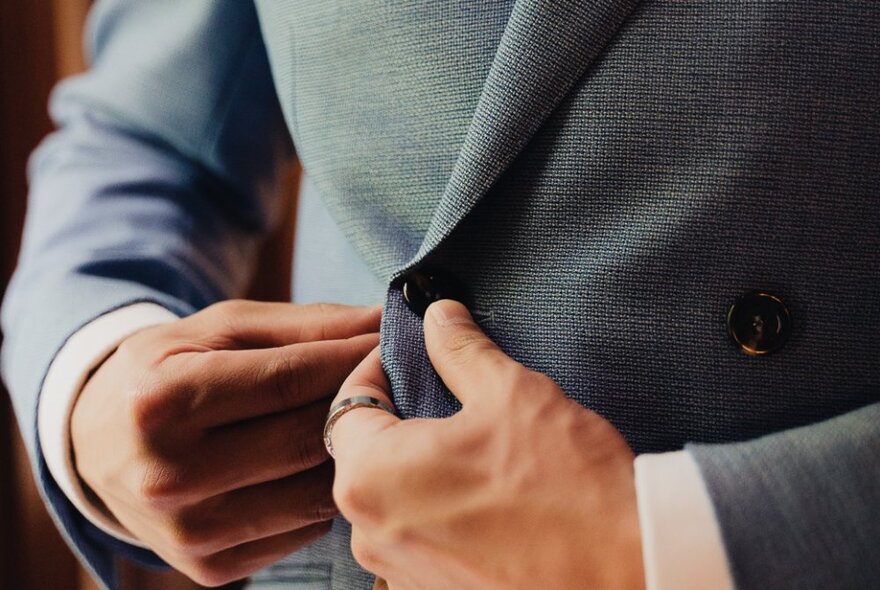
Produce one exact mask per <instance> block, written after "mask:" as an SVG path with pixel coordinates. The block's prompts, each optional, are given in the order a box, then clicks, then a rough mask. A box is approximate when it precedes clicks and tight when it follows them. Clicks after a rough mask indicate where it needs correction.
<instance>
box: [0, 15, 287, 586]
mask: <svg viewBox="0 0 880 590" xmlns="http://www.w3.org/2000/svg"><path fill="white" fill-rule="evenodd" d="M89 4H90V0H0V295H2V293H3V291H5V288H6V285H7V283H8V281H9V277H10V275H11V274H12V271H13V270H14V267H15V259H16V256H17V253H18V246H19V240H20V236H21V224H22V219H23V217H24V213H25V208H26V195H27V185H26V179H25V166H26V162H27V158H28V155H29V154H30V152H31V151H32V150H33V148H34V147H35V146H36V145H37V143H39V141H40V140H41V139H42V138H43V137H44V136H45V135H46V134H47V133H49V132H50V131H51V129H52V125H51V122H50V121H49V118H48V116H47V113H46V104H47V99H48V95H49V92H50V90H51V88H52V86H53V85H54V84H55V82H56V81H57V80H59V79H61V78H63V77H66V76H70V75H74V74H76V73H77V72H79V71H81V70H82V69H83V68H84V67H85V62H84V58H83V52H82V28H83V24H84V22H85V19H86V14H87V12H88V8H89ZM296 181H297V170H296V168H295V167H292V168H291V170H290V171H289V174H288V183H287V185H286V186H284V187H282V191H283V195H284V196H283V198H287V199H290V200H291V206H290V208H289V210H290V211H295V207H294V205H295V203H294V202H293V199H294V198H295V197H294V193H295V190H294V187H295V186H296ZM292 217H293V215H291V219H289V220H288V223H287V224H286V225H285V226H284V227H283V228H282V229H281V230H280V231H279V233H278V234H277V235H275V236H273V237H272V238H270V240H269V241H268V242H267V243H266V245H265V246H264V249H263V253H262V255H261V258H260V262H259V270H258V272H257V274H256V279H255V284H254V285H253V287H252V289H251V293H250V297H252V298H254V299H263V300H278V301H289V296H290V254H291V244H292V233H293V229H292V228H293V219H292ZM0 338H2V335H0ZM0 342H2V340H0ZM122 566H123V572H124V576H123V579H124V587H125V588H126V590H151V589H157V590H158V589H167V590H177V589H181V590H183V589H194V588H199V586H197V585H195V584H193V583H192V582H189V581H188V580H186V579H185V578H183V577H182V576H180V575H178V574H175V573H173V572H171V573H168V572H149V571H144V570H142V569H140V568H137V567H135V566H132V565H130V564H122ZM239 586H240V585H239ZM234 587H238V586H236V585H233V586H230V588H234ZM0 588H3V589H9V590H92V589H96V588H98V587H97V586H96V585H95V584H94V582H92V581H91V580H90V579H89V577H88V574H86V573H85V571H84V570H83V569H82V568H81V567H80V566H79V564H78V563H77V561H76V559H75V558H74V557H73V555H72V554H71V553H70V551H69V550H68V549H67V547H66V545H65V544H64V542H63V541H62V540H61V537H60V536H59V534H58V533H57V531H56V530H55V527H54V525H53V524H52V522H51V520H50V518H49V515H48V514H47V513H46V510H45V508H44V506H43V502H42V500H41V499H40V497H39V494H38V493H37V490H36V487H35V486H34V482H33V478H32V476H31V472H30V466H29V463H28V461H27V458H26V456H25V451H24V446H23V444H22V442H21V438H20V435H19V433H18V430H17V428H16V426H15V419H14V417H13V416H12V409H11V406H10V404H9V400H8V397H7V393H6V391H5V390H4V389H2V386H0Z"/></svg>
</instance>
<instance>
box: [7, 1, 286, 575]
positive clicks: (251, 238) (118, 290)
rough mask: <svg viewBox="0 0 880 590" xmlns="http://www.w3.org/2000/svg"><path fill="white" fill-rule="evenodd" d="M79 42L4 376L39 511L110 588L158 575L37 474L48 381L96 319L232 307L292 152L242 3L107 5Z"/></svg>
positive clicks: (139, 552) (57, 117) (40, 162)
mask: <svg viewBox="0 0 880 590" xmlns="http://www.w3.org/2000/svg"><path fill="white" fill-rule="evenodd" d="M87 38H88V44H89V53H90V56H91V59H92V67H91V69H90V70H89V71H88V72H87V73H86V74H84V75H82V76H79V77H76V78H74V79H71V80H69V81H66V82H64V83H62V84H61V85H59V87H58V88H57V89H56V90H55V92H54V94H53V97H52V100H51V114H52V117H53V119H54V121H55V123H56V124H57V126H58V130H57V131H56V132H55V133H54V134H52V135H51V136H50V137H48V138H47V139H46V140H45V141H44V142H43V143H42V145H41V146H40V147H39V148H38V149H37V151H36V152H35V154H34V155H33V156H32V159H31V163H30V169H29V174H30V181H31V192H30V196H29V201H28V213H27V219H26V223H25V235H24V241H23V245H22V252H21V255H20V259H19V266H18V268H17V271H16V273H15V275H14V277H13V280H12V282H11V284H10V287H9V291H8V293H7V297H6V300H5V302H4V305H3V310H2V311H3V316H2V321H3V324H2V327H3V331H4V334H5V342H4V346H3V350H2V363H3V364H2V367H3V377H4V379H5V381H6V383H7V385H8V388H9V391H10V393H11V395H12V398H13V404H14V407H15V412H16V415H17V418H18V421H19V424H20V427H21V431H22V433H23V435H24V437H25V441H26V445H27V448H28V451H29V453H30V458H31V461H32V464H33V469H34V471H35V474H36V479H37V481H38V482H39V485H40V488H41V492H42V494H43V495H44V498H45V500H46V501H47V503H48V505H49V507H50V511H51V513H52V514H53V516H54V518H55V520H56V522H57V523H58V525H59V526H60V528H61V529H62V532H63V534H64V536H65V537H66V539H67V540H68V541H69V542H70V544H71V545H72V547H73V548H74V549H75V551H76V552H77V553H78V554H79V556H80V557H81V558H83V560H84V561H85V562H86V563H87V565H88V566H89V567H90V568H91V569H92V571H93V573H95V574H97V575H98V576H99V577H100V579H101V580H102V581H103V583H104V584H105V585H107V586H111V587H112V586H115V584H116V582H115V568H114V560H115V556H116V555H117V554H124V555H127V556H129V557H135V558H138V559H141V560H142V561H146V562H149V563H159V561H158V558H157V557H156V556H154V555H152V554H150V553H149V552H147V551H145V550H143V549H138V548H136V547H133V546H130V545H126V544H125V543H122V542H120V541H117V540H115V539H113V538H112V537H110V536H108V535H106V534H104V533H102V532H100V531H99V530H98V529H96V528H95V527H94V526H92V525H90V524H89V523H88V522H87V521H86V520H85V519H83V518H82V516H81V515H80V514H79V513H78V512H77V511H76V509H75V508H74V507H73V506H72V505H71V503H70V502H69V501H68V500H67V498H66V497H65V496H64V494H63V493H61V491H60V490H59V488H58V486H57V485H56V483H55V482H54V481H53V479H52V477H51V475H50V474H49V472H48V470H47V469H46V465H45V461H44V460H43V457H42V454H41V450H40V443H39V440H38V437H37V434H36V416H37V404H38V401H39V400H38V397H39V396H38V392H39V391H40V389H41V384H42V381H43V379H44V377H45V374H46V371H47V368H48V367H49V366H50V364H51V362H52V360H53V358H54V356H55V354H56V352H57V351H58V350H59V349H60V348H61V347H62V346H63V344H64V343H65V342H66V341H67V339H68V338H69V337H70V336H71V335H72V334H74V333H75V332H76V331H77V330H78V329H79V328H80V327H82V326H84V325H86V324H88V323H89V322H90V321H91V320H93V319H95V318H97V317H99V316H101V315H103V314H106V313H108V312H109V311H112V310H115V309H118V308H121V307H123V306H127V305H130V304H132V303H136V302H142V301H146V302H152V303H156V304H159V305H161V306H163V307H165V308H166V309H169V310H170V311H172V312H173V313H175V314H177V315H181V316H182V315H186V314H189V313H192V312H193V311H195V310H197V309H199V308H202V307H204V306H206V305H208V304H210V303H211V302H213V301H216V300H219V299H223V298H227V297H230V296H236V295H240V294H242V291H243V289H244V287H245V285H246V283H247V281H248V278H249V271H250V268H251V267H252V264H251V261H252V258H253V255H254V253H255V251H256V247H257V245H258V243H259V241H260V239H261V237H262V236H263V235H264V234H265V233H266V232H267V231H268V230H269V229H270V228H271V227H272V225H273V224H274V223H276V220H277V219H278V218H279V213H280V212H279V211H275V210H274V209H277V207H278V204H277V203H275V202H273V200H272V199H271V197H270V196H271V195H272V194H273V193H274V191H272V190H271V189H272V187H273V185H274V184H275V180H276V174H277V170H278V169H279V166H278V163H279V161H280V160H283V159H285V158H290V157H291V154H292V149H291V146H290V138H289V136H288V134H287V131H286V127H285V125H284V123H283V119H282V114H281V109H280V108H279V105H278V102H277V96H276V94H275V89H274V87H273V84H272V78H271V74H270V71H269V65H268V60H267V56H266V52H265V47H264V46H263V41H262V36H261V34H260V28H259V23H258V20H257V16H256V14H255V9H254V6H253V4H252V3H251V2H245V1H234V2H178V1H176V0H150V2H142V1H140V0H105V1H101V2H98V3H97V4H96V6H95V8H94V9H93V12H92V14H91V16H90V21H89V25H88V31H87Z"/></svg>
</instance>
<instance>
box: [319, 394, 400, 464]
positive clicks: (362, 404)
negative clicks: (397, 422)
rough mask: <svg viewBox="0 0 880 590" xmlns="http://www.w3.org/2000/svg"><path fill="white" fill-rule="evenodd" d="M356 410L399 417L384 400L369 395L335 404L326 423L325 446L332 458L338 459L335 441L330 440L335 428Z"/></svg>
mask: <svg viewBox="0 0 880 590" xmlns="http://www.w3.org/2000/svg"><path fill="white" fill-rule="evenodd" d="M356 408H375V409H377V410H384V411H385V412H388V413H389V414H391V415H392V416H396V415H397V412H395V411H394V408H392V407H391V406H389V405H388V404H386V403H385V402H383V401H382V400H379V399H376V398H375V397H370V396H367V395H355V396H352V397H347V398H345V399H344V400H341V401H338V402H336V403H335V404H333V407H331V408H330V411H329V412H328V413H327V421H326V422H324V446H325V447H327V452H328V453H330V456H331V457H333V458H334V459H335V458H336V455H334V454H333V441H332V440H331V438H330V435H331V434H332V433H333V427H334V426H335V425H336V423H337V422H338V421H339V419H340V418H342V417H343V416H344V415H345V414H347V413H349V412H350V411H352V410H354V409H356Z"/></svg>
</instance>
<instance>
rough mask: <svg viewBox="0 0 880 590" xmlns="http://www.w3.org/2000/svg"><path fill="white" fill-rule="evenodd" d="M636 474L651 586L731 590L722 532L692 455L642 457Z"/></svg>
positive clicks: (657, 588) (668, 589)
mask: <svg viewBox="0 0 880 590" xmlns="http://www.w3.org/2000/svg"><path fill="white" fill-rule="evenodd" d="M635 472H636V497H637V501H638V507H639V525H640V526H641V532H642V555H643V558H644V562H645V586H646V588H647V590H673V589H674V590H703V589H705V588H713V589H714V590H732V589H733V580H732V578H731V575H730V568H729V566H728V564H727V556H726V555H725V552H724V545H723V543H722V542H721V531H720V529H719V528H718V521H717V520H716V519H715V511H714V509H713V508H712V501H711V500H710V499H709V492H708V491H707V490H706V485H705V483H703V478H702V477H701V476H700V472H699V469H698V468H697V463H696V461H694V458H693V456H692V455H691V454H690V453H688V452H687V451H678V452H675V453H663V454H656V455H651V454H648V455H640V456H638V457H637V458H636V461H635Z"/></svg>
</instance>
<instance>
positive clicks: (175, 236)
mask: <svg viewBox="0 0 880 590" xmlns="http://www.w3.org/2000/svg"><path fill="white" fill-rule="evenodd" d="M255 5H256V12H255V11H254V6H252V5H251V4H250V3H247V2H218V3H179V2H175V1H173V0H152V1H151V2H150V3H143V2H133V1H131V0H105V1H103V2H101V3H99V11H98V13H97V15H98V16H97V17H96V18H95V19H94V20H93V26H92V29H91V30H92V35H93V37H94V39H95V47H96V52H97V60H96V63H95V69H94V70H93V72H92V73H90V74H89V75H87V76H85V77H83V78H80V79H77V80H75V81H73V82H70V83H68V84H67V85H66V86H65V87H64V90H63V91H62V92H60V93H59V94H58V95H57V96H56V99H55V113H56V118H57V119H58V120H59V122H60V123H61V124H62V130H61V132H60V133H59V134H57V135H56V136H55V137H54V138H53V139H52V140H50V141H49V142H47V144H46V145H44V147H43V148H42V150H41V156H40V157H39V158H38V160H37V162H38V166H36V167H35V170H36V172H37V180H38V181H37V183H36V184H35V188H34V196H33V197H32V206H31V211H30V213H29V215H30V217H29V221H28V234H27V235H28V239H27V242H26V247H25V251H24V255H23V258H22V263H23V264H22V267H21V268H20V270H19V273H18V274H17V278H16V281H15V282H14V283H13V288H12V289H11V291H10V299H9V304H8V305H7V306H4V330H5V334H6V336H7V340H6V344H5V346H4V374H5V377H6V378H7V379H8V380H9V382H10V384H11V387H10V390H11V391H12V393H13V396H14V398H15V400H16V411H17V413H18V415H19V417H20V421H21V423H22V424H23V425H24V428H23V429H24V430H25V431H26V432H30V433H31V435H30V436H29V437H28V440H29V443H30V449H31V451H32V453H33V455H32V456H33V457H34V461H35V463H36V464H37V465H38V468H39V466H40V453H39V448H38V445H37V444H35V443H36V439H35V437H34V436H33V428H32V426H31V424H32V420H33V416H34V415H35V408H36V395H37V394H36V392H37V391H39V382H40V380H41V378H42V375H43V374H44V373H45V367H46V366H47V365H48V363H49V362H50V361H51V358H52V356H53V355H54V353H55V351H57V350H58V348H59V347H60V346H61V344H62V343H63V342H64V340H65V339H66V338H67V337H68V336H69V335H70V334H71V333H72V332H73V331H75V330H76V328H77V327H79V326H81V325H84V324H85V323H87V322H88V321H89V320H91V319H92V318H93V317H96V316H98V315H100V314H102V313H106V312H107V311H109V310H111V309H114V308H116V307H119V306H122V305H126V304H128V303H131V302H133V301H140V300H149V301H155V302H157V303H160V304H162V305H164V306H166V307H168V308H170V309H172V310H174V311H175V312H177V313H180V314H185V313H189V312H191V311H193V310H196V309H199V308H202V307H204V306H205V305H207V304H208V303H210V302H212V301H215V300H217V299H219V298H222V297H228V296H231V295H234V294H236V291H237V290H238V289H240V287H241V285H243V284H244V283H245V281H246V278H247V272H246V271H247V268H246V266H247V262H246V261H247V260H248V255H249V253H251V252H252V250H253V246H254V244H255V243H256V241H257V239H258V238H259V236H260V235H261V234H262V233H264V232H265V231H266V230H267V228H269V227H271V225H272V223H273V221H274V219H277V215H278V211H276V210H275V208H273V205H272V203H271V202H268V201H267V200H266V199H264V198H263V196H264V195H266V194H270V193H266V192H264V191H261V188H262V187H263V186H265V185H267V184H270V183H271V181H272V171H271V163H272V161H273V159H274V158H275V157H276V156H277V155H278V154H279V153H280V154H283V153H284V148H285V145H286V144H285V142H284V140H285V139H286V137H281V135H283V134H282V133H281V132H282V131H284V129H282V128H281V127H280V126H279V125H278V124H277V122H278V120H279V119H278V118H279V117H280V116H282V114H283V117H284V120H285V121H286V123H287V128H288V129H289V131H290V134H291V135H292V136H293V139H294V142H295V144H296V150H297V154H298V156H299V157H300V159H301V160H302V162H303V164H304V167H305V170H306V174H307V175H308V177H309V178H310V181H311V183H312V187H313V188H314V190H316V191H317V192H318V193H320V195H321V197H322V198H323V200H324V201H325V203H326V206H327V209H328V210H329V211H330V213H331V214H332V216H333V218H334V219H335V221H336V223H337V224H338V226H339V228H340V230H341V231H342V233H343V234H344V235H345V236H346V237H347V238H348V239H349V240H350V242H351V245H352V247H353V248H354V249H355V250H356V251H357V252H358V253H359V255H360V256H361V257H362V258H363V260H364V262H365V263H366V264H367V265H368V266H369V268H370V269H371V271H372V273H373V274H374V275H375V277H376V279H377V280H378V281H380V282H381V283H383V284H384V285H386V286H388V287H389V288H388V290H387V294H386V306H385V313H384V316H383V321H382V339H381V340H382V360H383V364H384V366H385V369H386V371H387V373H388V376H389V379H390V381H391V384H392V388H393V394H394V399H395V403H396V404H397V405H398V408H399V410H400V412H401V413H402V414H403V415H404V416H406V417H413V416H425V417H437V416H447V415H449V414H451V413H453V412H455V410H456V409H457V407H458V406H457V403H456V402H455V400H454V398H453V397H452V396H451V395H450V394H449V393H448V392H447V391H446V390H445V389H444V387H443V384H442V383H441V382H440V380H439V379H438V378H437V376H436V374H435V373H434V371H433V369H432V368H431V366H430V364H429V362H428V360H427V357H426V354H425V349H424V341H423V338H422V324H421V320H420V318H419V317H418V316H416V315H415V314H413V313H412V312H411V311H410V310H409V308H408V307H407V306H406V304H405V302H404V301H403V298H402V295H401V291H400V285H401V280H403V279H404V278H405V274H406V272H407V271H408V270H410V269H411V268H416V267H423V266H424V267H437V268H440V269H443V270H445V271H446V272H448V273H450V274H452V275H453V276H455V277H457V279H458V280H459V281H460V282H461V283H462V284H463V285H465V286H466V288H467V290H468V296H467V302H468V304H469V306H470V308H471V310H472V311H473V312H474V314H475V315H476V316H477V318H478V320H479V322H480V324H481V325H482V326H483V328H484V329H485V330H486V332H487V333H488V334H489V335H490V336H491V337H492V338H493V339H494V340H495V341H496V342H498V343H499V345H500V346H501V347H502V348H503V349H504V350H505V351H507V352H508V353H509V354H510V355H511V356H513V357H514V358H516V359H518V360H520V361H521V362H523V363H524V364H526V365H527V366H529V367H530V368H533V369H535V370H539V371H541V372H544V373H546V374H548V375H550V376H551V377H553V378H554V379H555V380H556V381H557V382H558V383H559V384H560V385H561V386H562V387H563V389H564V390H565V391H566V392H567V394H568V395H570V396H571V397H572V398H574V399H576V400H577V401H578V402H580V403H582V404H583V405H585V406H586V407H589V408H591V409H593V410H595V411H597V412H599V413H601V414H602V415H603V416H605V417H607V418H608V419H609V420H611V421H612V422H613V423H614V424H615V426H617V427H618V428H619V429H620V430H621V431H622V432H623V434H624V436H625V437H626V438H627V440H628V441H629V442H630V444H631V445H632V446H633V448H634V449H635V450H636V451H637V452H650V451H666V450H673V449H679V448H681V447H682V446H683V445H685V444H687V443H692V444H693V445H694V446H692V447H691V448H692V450H693V452H694V453H695V457H696V459H697V461H698V463H699V465H700V468H701V472H702V474H703V476H704V478H705V479H706V483H707V487H708V489H709V491H710V493H711V495H712V501H713V504H714V506H715V507H716V510H717V515H718V519H719V525H720V528H721V532H722V535H723V537H724V541H725V545H726V549H727V552H728V558H729V560H730V564H731V567H732V571H733V574H734V577H735V580H736V583H737V585H738V587H740V588H781V589H786V588H813V587H815V588H821V587H827V586H828V585H829V583H832V584H833V585H834V586H835V587H837V588H862V587H864V586H865V582H867V583H868V584H870V583H872V582H873V581H874V580H877V579H880V571H878V568H880V554H878V551H880V549H878V547H880V545H878V543H877V542H876V540H877V539H878V538H880V530H878V527H880V525H878V521H877V519H876V518H874V519H872V518H871V516H872V514H874V513H875V512H876V506H877V496H876V490H877V489H878V488H880V452H878V440H877V432H878V417H877V407H878V405H877V404H878V403H880V391H878V381H880V379H878V375H880V352H878V348H880V347H878V344H877V332H878V329H880V297H877V293H878V287H880V267H878V259H877V252H878V251H880V231H878V228H880V198H878V187H880V159H878V154H880V109H878V97H880V47H878V36H880V3H876V2H860V1H856V0H846V1H844V2H834V3H831V2H826V1H824V0H792V1H789V2H778V1H774V0H742V1H736V2H733V1H728V0H688V1H681V0H653V1H652V0H643V1H642V2H633V1H630V0H594V1H590V2H586V1H576V0H555V1H550V0H546V1H545V0H516V1H514V0H466V1H462V2H455V3H445V2H436V1H433V0H430V1H429V0H421V1H417V0H407V1H401V2H394V3H391V2H387V1H379V0H363V1H361V2H351V1H350V0H320V1H318V0H288V1H285V2H281V1H276V0H257V1H256V3H255ZM257 19H259V23H258V22H257ZM257 24H259V29H258V27H257ZM261 41H263V42H265V49H266V50H267V51H266V54H267V55H266V54H264V52H263V45H262V44H261ZM267 56H268V63H267ZM269 67H271V73H272V78H270V77H269V73H268V68H269ZM273 81H274V88H273V85H272V83H273ZM273 91H277V99H278V100H276V97H275V93H274V92H273ZM279 102H280V109H279ZM108 146H109V147H108ZM111 215H113V217H112V221H110V219H111V217H110V216H111ZM104 220H107V221H106V222H105V221H104ZM132 228H135V229H136V231H132ZM352 280H353V281H354V280H356V279H354V278H352ZM755 289H766V290H770V291H772V292H774V293H776V294H777V295H779V296H780V297H781V298H782V299H783V300H784V301H785V302H786V303H787V305H788V306H789V308H790V309H791V313H792V323H793V330H792V334H791V337H790V339H789V341H788V343H787V344H786V345H785V347H784V348H783V349H782V350H780V351H779V352H776V353H774V354H772V355H768V356H766V357H759V358H754V357H749V356H747V355H745V354H743V353H742V352H741V351H740V350H739V349H738V348H737V347H735V346H734V345H733V344H732V343H731V342H730V341H729V339H728V337H727V334H726V333H725V314H726V311H727V309H728V307H729V305H730V304H731V303H732V302H733V301H735V300H736V299H737V298H738V297H739V296H740V295H742V294H744V293H746V292H749V291H752V290H755ZM835 417H836V418H835ZM832 418H834V419H833V420H830V419H832ZM737 441H745V442H742V443H740V444H733V443H737ZM39 473H40V479H41V485H43V486H44V492H45V493H46V495H47V497H48V498H49V501H50V503H51V505H52V507H53V510H54V511H55V514H56V516H57V517H58V519H59V521H60V524H61V525H62V526H63V527H64V530H65V533H66V534H67V535H68V537H69V538H70V539H71V541H72V543H73V544H74V545H75V546H76V547H77V548H78V549H79V551H80V552H81V553H82V554H83V555H84V557H85V558H86V559H87V560H88V561H89V563H90V564H91V565H92V567H94V568H95V569H96V571H97V572H98V573H99V574H100V575H101V576H102V579H103V580H104V581H105V583H108V584H111V583H112V579H113V567H112V562H113V557H114V555H115V554H117V553H128V554H135V555H136V554H137V553H136V552H135V551H134V550H133V549H132V548H131V547H125V546H121V544H114V543H113V541H112V540H108V539H106V538H104V537H103V536H101V535H100V534H98V533H96V531H95V530H94V528H93V527H91V528H90V527H89V526H88V525H87V523H85V522H83V520H82V518H81V517H80V516H79V515H78V514H77V513H76V511H75V510H74V509H73V508H72V506H71V505H70V504H69V502H67V501H66V499H65V498H64V497H63V494H60V492H59V490H58V489H57V486H54V485H53V482H52V480H51V477H50V476H49V475H48V474H47V473H46V472H45V470H40V471H39ZM349 533H350V530H349V528H348V525H347V524H346V523H345V522H344V521H343V520H341V519H337V521H336V523H335V524H334V528H333V531H332V532H331V534H330V535H328V536H327V537H325V538H324V539H322V540H320V541H318V542H317V543H315V544H313V545H312V546H310V547H308V548H306V549H304V550H303V551H300V552H298V553H296V554H295V555H292V556H290V557H289V558H287V559H285V560H283V561H281V562H280V563H278V564H276V565H275V566H273V567H272V568H270V569H269V570H267V571H265V572H261V573H260V574H259V575H258V576H256V577H255V579H254V582H253V583H254V585H255V586H257V587H259V586H260V585H263V586H266V587H271V586H272V585H276V586H277V585H279V584H286V585H288V587H300V588H309V589H311V588H333V589H334V590H343V589H344V590H348V589H359V588H364V589H367V588H370V586H371V584H372V576H370V575H368V574H367V573H366V572H364V571H363V570H362V569H360V568H359V567H358V566H357V564H356V563H355V562H354V560H353V559H352V557H351V555H350V552H349V550H348V535H349ZM140 556H141V557H143V555H140Z"/></svg>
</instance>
